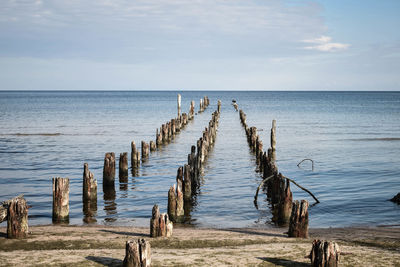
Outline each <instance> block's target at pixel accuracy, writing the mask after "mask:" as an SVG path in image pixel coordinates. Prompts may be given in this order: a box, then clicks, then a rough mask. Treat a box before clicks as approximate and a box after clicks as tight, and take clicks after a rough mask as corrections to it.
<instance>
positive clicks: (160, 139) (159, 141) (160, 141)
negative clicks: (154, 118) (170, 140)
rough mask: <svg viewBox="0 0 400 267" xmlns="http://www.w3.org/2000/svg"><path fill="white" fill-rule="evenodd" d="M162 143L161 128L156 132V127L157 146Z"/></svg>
mask: <svg viewBox="0 0 400 267" xmlns="http://www.w3.org/2000/svg"><path fill="white" fill-rule="evenodd" d="M162 143H163V138H162V128H161V130H160V132H158V128H157V129H156V145H157V147H159V146H161V145H162Z"/></svg>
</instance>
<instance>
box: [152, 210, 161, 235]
mask: <svg viewBox="0 0 400 267" xmlns="http://www.w3.org/2000/svg"><path fill="white" fill-rule="evenodd" d="M159 220H160V209H159V208H158V205H154V206H153V210H152V215H151V219H150V236H151V237H158V231H159V228H160V226H159Z"/></svg>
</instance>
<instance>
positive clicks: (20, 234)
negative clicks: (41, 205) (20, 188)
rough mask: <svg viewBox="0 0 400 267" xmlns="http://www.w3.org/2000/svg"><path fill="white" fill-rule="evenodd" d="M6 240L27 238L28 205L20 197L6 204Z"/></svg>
mask: <svg viewBox="0 0 400 267" xmlns="http://www.w3.org/2000/svg"><path fill="white" fill-rule="evenodd" d="M3 205H7V238H25V237H27V236H28V205H27V204H26V200H25V199H24V198H23V197H22V196H18V197H16V198H13V199H11V200H8V201H7V203H3Z"/></svg>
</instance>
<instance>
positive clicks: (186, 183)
mask: <svg viewBox="0 0 400 267" xmlns="http://www.w3.org/2000/svg"><path fill="white" fill-rule="evenodd" d="M183 173H184V180H183V198H184V200H186V201H188V200H190V199H191V197H192V177H191V175H190V166H189V165H188V164H185V166H184V170H183Z"/></svg>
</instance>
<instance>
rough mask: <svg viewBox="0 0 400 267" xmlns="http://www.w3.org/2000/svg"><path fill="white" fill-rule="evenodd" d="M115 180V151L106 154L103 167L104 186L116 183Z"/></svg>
mask: <svg viewBox="0 0 400 267" xmlns="http://www.w3.org/2000/svg"><path fill="white" fill-rule="evenodd" d="M114 180H115V154H114V152H109V153H106V154H105V156H104V167H103V187H104V186H108V185H112V186H113V185H114Z"/></svg>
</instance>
